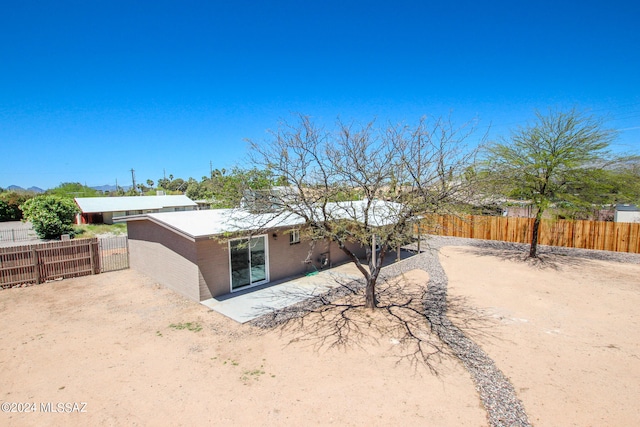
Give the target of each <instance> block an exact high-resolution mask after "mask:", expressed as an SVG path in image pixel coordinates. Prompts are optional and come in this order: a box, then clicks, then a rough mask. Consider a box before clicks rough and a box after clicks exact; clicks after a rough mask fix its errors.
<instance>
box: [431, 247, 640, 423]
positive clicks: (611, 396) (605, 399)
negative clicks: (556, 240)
mask: <svg viewBox="0 0 640 427" xmlns="http://www.w3.org/2000/svg"><path fill="white" fill-rule="evenodd" d="M440 260H441V262H442V265H443V267H444V268H445V270H446V272H447V275H448V277H449V295H451V296H459V297H465V298H466V300H467V301H466V302H467V303H468V304H469V305H471V306H473V307H478V308H481V309H482V311H483V313H484V314H485V315H486V316H487V318H486V319H485V321H484V322H482V323H481V326H483V327H485V329H483V330H477V331H475V332H474V331H470V334H472V335H475V338H476V342H477V343H478V344H480V345H481V347H483V349H484V350H485V351H486V352H487V353H488V354H489V355H490V356H491V357H492V358H493V360H494V361H495V362H496V364H497V366H498V367H499V368H500V369H501V370H502V371H503V372H504V373H505V375H507V377H509V378H510V380H511V382H512V383H513V385H514V387H515V389H516V391H517V393H518V396H519V397H520V399H521V400H522V401H523V403H524V406H525V408H526V410H527V414H528V415H529V420H530V421H531V422H532V423H533V424H534V425H539V426H560V425H561V426H631V425H638V422H639V421H640V399H639V397H640V314H638V313H639V312H638V307H640V265H637V264H635V265H634V264H621V263H613V262H604V261H592V260H586V259H579V258H572V257H562V256H547V257H546V259H545V262H543V263H542V264H540V265H531V264H528V263H525V262H522V260H520V259H517V258H516V257H514V256H513V254H512V253H509V252H500V251H495V250H494V251H491V250H489V251H487V250H482V249H479V248H469V247H447V248H444V249H443V250H442V251H441V255H440ZM481 332H482V334H481Z"/></svg>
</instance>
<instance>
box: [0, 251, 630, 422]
mask: <svg viewBox="0 0 640 427" xmlns="http://www.w3.org/2000/svg"><path fill="white" fill-rule="evenodd" d="M441 260H442V262H443V265H444V267H445V269H446V271H447V274H448V275H449V277H450V290H451V293H452V295H454V296H464V297H466V298H467V303H468V304H470V305H471V306H475V307H479V308H480V309H481V310H482V313H484V314H486V318H484V320H482V321H481V323H480V324H479V325H481V326H482V329H476V330H471V331H470V333H471V334H474V335H475V338H476V339H477V341H478V342H479V344H481V345H482V347H483V348H484V349H485V350H486V351H487V352H488V353H489V354H490V355H491V356H492V357H493V358H494V360H495V361H496V364H497V366H498V367H500V368H501V369H502V370H503V372H504V373H505V374H506V375H507V376H508V377H509V378H510V379H511V381H512V382H513V384H514V386H515V388H516V391H517V392H518V395H519V397H520V398H521V399H522V400H523V402H524V405H525V408H526V409H527V412H528V414H529V417H530V420H531V421H532V422H533V423H534V424H537V425H541V426H542V425H580V426H586V425H608V426H609V425H621V426H622V425H634V424H636V423H637V420H638V419H640V412H639V411H640V404H639V403H638V399H637V397H638V396H640V359H638V357H639V356H638V355H639V354H640V333H639V332H638V331H639V328H638V326H639V325H638V323H639V317H638V315H637V307H638V306H639V305H640V279H639V277H640V266H639V265H630V264H616V263H610V262H602V261H587V260H578V259H573V258H569V257H566V258H562V259H560V261H558V262H556V263H555V264H554V263H551V262H549V263H548V265H551V264H553V265H554V266H555V268H552V267H548V268H539V267H537V266H531V265H528V264H526V263H522V262H519V261H515V260H512V259H509V257H508V256H505V255H503V254H499V253H493V254H486V253H485V254H482V253H480V252H478V249H472V248H445V249H443V251H442V256H441ZM405 277H406V278H407V279H409V280H410V281H412V282H413V283H414V286H415V283H426V280H427V279H428V276H427V275H426V273H424V272H412V273H411V274H409V275H406V276H405ZM359 316H360V317H361V318H364V319H366V318H368V315H367V314H366V313H360V314H359ZM0 322H1V324H2V325H3V326H2V332H3V333H2V335H0V402H2V403H3V404H4V403H6V402H15V403H29V404H31V403H35V404H36V412H35V413H33V412H31V413H16V412H9V413H4V412H0V425H16V426H23V425H34V426H35V425H43V424H46V425H104V424H107V425H194V424H195V425H198V424H205V423H206V424H213V425H252V426H255V425H340V426H343V425H406V426H413V425H431V426H481V425H487V419H486V414H485V411H484V409H483V408H482V406H481V404H480V401H479V398H478V395H477V393H476V391H475V388H474V385H473V383H472V381H471V379H470V377H469V375H468V374H467V373H466V371H465V370H464V369H463V368H462V366H461V365H460V364H459V363H458V362H457V361H454V360H451V359H448V358H443V359H440V360H439V361H436V362H434V363H435V364H436V367H437V370H438V375H435V374H433V373H432V372H431V371H429V370H428V369H427V368H425V367H423V366H419V367H418V368H415V367H413V366H412V365H411V364H410V362H409V361H408V360H404V359H400V358H399V357H398V355H399V354H400V353H399V352H398V347H399V346H398V340H397V339H396V337H395V336H388V335H385V334H382V335H381V334H380V331H379V330H376V329H375V328H374V327H373V325H374V324H375V323H376V316H375V315H374V316H371V322H370V323H371V325H369V326H367V323H366V322H364V323H359V326H358V327H359V335H357V336H371V337H372V339H370V340H367V339H359V340H355V342H353V343H352V344H353V345H351V346H348V347H346V348H345V347H338V348H328V346H326V345H322V343H321V342H320V341H319V339H317V337H314V336H312V334H311V330H310V332H309V336H308V337H306V338H309V339H308V340H305V339H302V338H305V336H304V334H303V335H301V334H300V333H301V331H304V329H297V330H293V331H292V330H286V331H281V330H271V331H262V330H259V329H257V328H254V327H252V326H248V325H239V324H237V323H235V322H233V321H231V320H229V319H227V318H225V317H224V316H222V315H220V314H218V313H215V312H212V311H210V310H208V309H207V308H206V307H204V306H202V305H200V304H198V303H195V302H192V301H188V300H186V299H184V298H182V297H181V296H179V295H177V294H175V293H173V292H171V291H169V290H167V289H164V288H162V287H160V286H159V285H156V284H154V283H153V282H152V281H151V279H149V278H147V277H145V276H142V275H140V274H138V273H136V272H135V271H133V270H125V271H119V272H112V273H106V274H102V275H97V276H89V277H84V278H79V279H69V280H64V281H59V282H53V283H46V284H43V285H39V286H32V287H27V288H18V289H9V290H3V291H0ZM369 328H370V329H369ZM376 338H377V339H376ZM292 340H293V342H292ZM74 402H77V403H79V404H82V403H86V406H84V407H83V406H81V405H80V406H79V407H78V408H77V410H81V409H84V412H80V413H78V412H76V411H77V410H76V409H75V408H74V406H73V405H69V406H67V407H66V408H71V410H72V412H71V413H66V412H63V413H61V412H58V413H44V412H42V406H41V404H44V406H45V407H46V404H47V403H52V406H53V407H54V408H55V407H57V403H71V404H73V403H74ZM3 408H5V406H3ZM30 408H31V409H33V406H30ZM63 408H64V406H63ZM14 409H15V407H14Z"/></svg>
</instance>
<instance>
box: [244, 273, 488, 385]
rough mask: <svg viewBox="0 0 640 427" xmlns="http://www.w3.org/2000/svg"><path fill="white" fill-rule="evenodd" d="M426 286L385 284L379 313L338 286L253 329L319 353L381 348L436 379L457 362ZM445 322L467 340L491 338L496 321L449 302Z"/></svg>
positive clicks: (352, 287)
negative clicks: (274, 331)
mask: <svg viewBox="0 0 640 427" xmlns="http://www.w3.org/2000/svg"><path fill="white" fill-rule="evenodd" d="M427 281H428V277H427V274H426V273H424V272H421V273H419V274H417V275H413V276H411V277H410V275H404V274H403V275H400V276H398V277H395V278H393V279H390V280H381V281H380V282H379V283H378V285H377V297H378V308H377V309H376V310H371V309H367V308H365V307H364V286H363V285H362V284H361V283H358V281H343V282H338V286H337V287H335V288H333V289H332V290H331V291H329V292H326V293H324V294H321V295H316V296H311V297H310V298H307V299H306V300H304V301H303V302H301V303H297V304H294V305H292V306H289V307H286V308H284V309H281V310H276V311H271V312H268V313H265V314H264V315H263V316H261V317H260V318H258V319H256V320H254V321H252V322H251V323H252V324H253V325H254V326H259V327H262V328H275V327H277V328H280V333H281V334H282V335H286V336H287V338H288V339H289V342H303V343H308V344H309V345H311V346H312V347H313V348H314V350H316V351H321V350H327V349H333V348H337V349H349V348H353V347H360V348H365V347H367V346H371V345H374V346H378V347H379V348H381V349H382V350H383V351H384V352H385V353H386V354H388V355H389V357H393V358H395V359H396V361H397V363H408V364H409V365H411V366H412V367H413V368H414V369H418V367H421V366H425V367H427V368H428V369H429V370H430V371H431V372H432V373H433V374H436V375H437V374H438V373H439V370H440V368H441V367H442V364H441V362H442V360H443V359H444V358H452V359H453V358H455V357H456V356H455V355H454V354H453V353H452V351H451V349H450V347H449V346H447V345H446V344H445V343H443V342H442V341H441V340H440V338H439V337H438V336H437V334H436V333H435V332H434V326H435V325H433V324H432V323H431V321H430V319H429V318H428V317H427V315H426V314H425V304H426V303H427V300H428V299H427ZM293 292H297V291H293ZM307 292H308V291H307ZM299 296H300V295H296V297H299ZM447 316H448V317H449V318H451V319H452V320H454V321H455V323H456V324H457V325H458V326H459V327H461V328H463V329H464V330H465V333H466V334H467V335H469V336H476V337H477V336H492V335H491V327H492V325H494V323H493V320H492V319H490V318H489V317H488V316H487V315H485V314H483V313H482V312H480V311H479V310H477V309H475V308H473V307H471V306H470V305H469V304H468V303H467V301H466V299H464V298H462V297H453V298H451V297H449V298H448V299H447Z"/></svg>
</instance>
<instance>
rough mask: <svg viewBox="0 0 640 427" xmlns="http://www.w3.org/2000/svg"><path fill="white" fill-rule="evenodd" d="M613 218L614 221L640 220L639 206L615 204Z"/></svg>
mask: <svg viewBox="0 0 640 427" xmlns="http://www.w3.org/2000/svg"><path fill="white" fill-rule="evenodd" d="M613 220H614V221H615V222H640V208H639V207H638V206H636V205H630V204H617V205H616V211H615V214H614V217H613Z"/></svg>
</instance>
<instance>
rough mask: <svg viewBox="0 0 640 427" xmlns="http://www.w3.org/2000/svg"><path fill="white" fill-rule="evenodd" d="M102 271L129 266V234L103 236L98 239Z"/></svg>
mask: <svg viewBox="0 0 640 427" xmlns="http://www.w3.org/2000/svg"><path fill="white" fill-rule="evenodd" d="M98 249H99V252H100V272H101V273H105V272H107V271H116V270H124V269H126V268H129V239H128V238H127V236H114V237H101V238H99V239H98Z"/></svg>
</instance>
